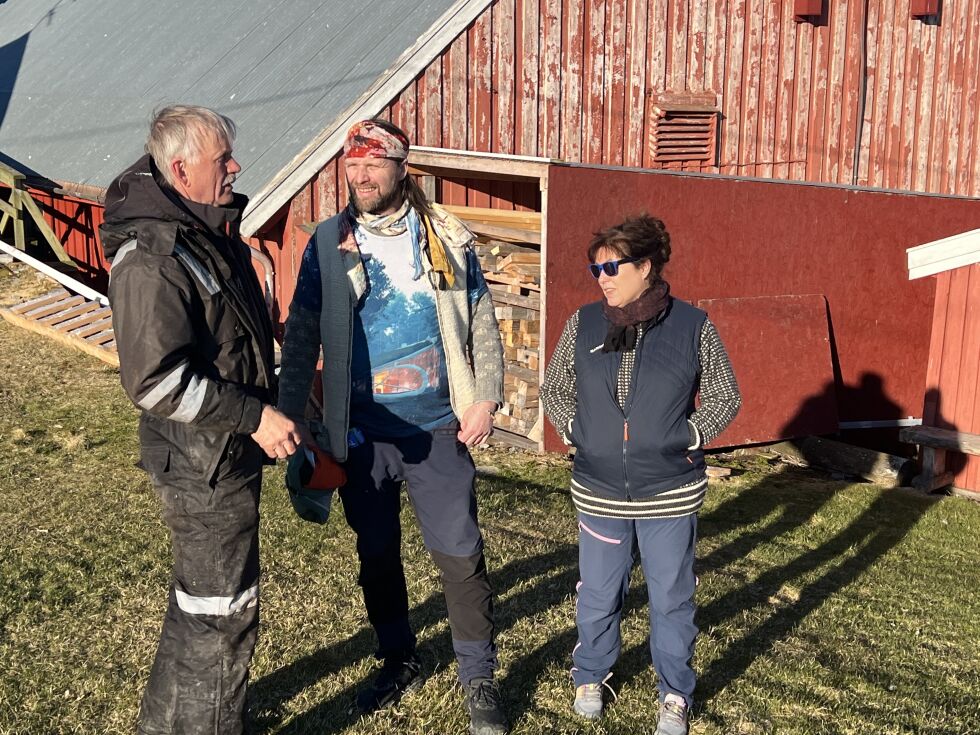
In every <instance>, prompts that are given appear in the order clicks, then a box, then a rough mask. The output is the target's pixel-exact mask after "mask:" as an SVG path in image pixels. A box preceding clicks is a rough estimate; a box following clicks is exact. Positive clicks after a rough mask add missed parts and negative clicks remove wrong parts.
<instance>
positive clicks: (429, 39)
mask: <svg viewBox="0 0 980 735" xmlns="http://www.w3.org/2000/svg"><path fill="white" fill-rule="evenodd" d="M492 2H493V0H459V2H457V3H456V4H455V5H453V7H451V8H450V9H449V10H447V11H446V12H445V13H444V14H443V15H442V17H441V18H439V20H437V21H436V22H435V23H434V24H433V25H432V27H431V28H429V30H428V31H426V32H425V33H424V34H422V36H420V37H419V40H418V41H417V42H416V43H415V45H414V46H412V47H411V48H409V49H408V50H406V51H405V53H403V54H402V55H401V56H400V57H398V60H397V61H396V62H395V63H394V65H393V66H392V67H391V68H390V69H387V70H386V71H385V72H384V73H383V74H381V76H380V77H378V78H377V79H376V80H375V81H374V82H373V83H372V84H371V86H370V87H368V89H367V91H365V92H364V94H362V95H361V96H360V97H359V98H358V99H357V101H355V102H354V104H352V105H351V106H350V107H348V108H347V109H346V110H345V111H344V112H342V113H341V114H340V116H339V117H337V118H336V119H334V120H333V122H331V123H330V125H329V126H328V127H327V128H326V129H325V130H324V131H323V132H321V133H320V134H319V135H318V136H317V137H316V138H314V139H313V141H312V142H311V143H310V144H309V145H308V146H306V148H304V149H303V150H302V151H301V152H300V154H299V155H298V156H296V157H295V158H294V159H293V160H292V161H290V162H289V163H288V164H286V166H285V167H284V168H283V169H282V170H281V171H279V173H277V174H276V175H275V176H273V177H272V179H271V180H270V181H269V183H267V184H266V185H265V186H264V187H263V188H262V189H261V190H259V192H258V193H256V194H255V195H254V196H253V197H252V199H251V201H250V202H249V205H248V208H247V209H246V210H245V216H244V218H243V219H242V230H241V232H242V235H243V236H244V237H249V236H251V235H254V234H255V232H256V231H257V230H258V229H259V228H260V227H262V225H264V224H265V223H266V222H268V221H269V220H270V219H271V218H272V216H273V215H274V214H275V213H276V212H277V211H279V208H280V207H282V206H283V205H284V204H286V202H288V201H289V200H290V199H292V198H293V196H295V195H296V192H298V191H299V190H300V189H302V188H303V187H304V186H306V184H307V182H308V181H310V179H312V178H313V177H314V176H316V175H317V174H318V173H319V172H320V171H321V170H322V169H323V167H324V166H326V165H327V164H328V163H329V162H330V159H331V158H333V157H334V156H335V155H337V154H338V153H339V152H340V150H341V148H342V147H343V143H344V138H345V137H346V135H347V131H348V130H349V129H350V126H351V125H353V124H354V123H355V122H357V121H358V120H364V119H366V118H369V117H373V116H374V115H377V114H378V113H379V112H380V111H381V109H382V108H383V107H384V106H385V105H387V104H388V103H389V102H390V101H391V100H392V99H394V98H395V97H396V96H397V95H398V94H399V93H400V92H401V91H402V90H403V89H405V88H406V87H407V86H408V85H409V84H410V83H411V82H412V80H413V79H415V77H417V76H418V75H419V74H421V73H422V72H423V71H425V69H426V68H427V67H428V66H429V64H431V63H432V62H433V61H434V60H435V59H436V57H438V56H439V54H441V53H442V52H443V50H445V49H446V48H447V47H448V46H449V44H451V43H452V42H453V40H454V39H455V38H456V37H457V36H459V34H460V33H463V32H464V31H465V30H466V28H467V27H468V26H469V25H470V24H471V23H472V22H473V21H475V20H476V19H477V18H478V17H479V16H480V14H481V13H482V12H483V11H484V10H486V9H487V8H488V7H490V5H491V4H492Z"/></svg>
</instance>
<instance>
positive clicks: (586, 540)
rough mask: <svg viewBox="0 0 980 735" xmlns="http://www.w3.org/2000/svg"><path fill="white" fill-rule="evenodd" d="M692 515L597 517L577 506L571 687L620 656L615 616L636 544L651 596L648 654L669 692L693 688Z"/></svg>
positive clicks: (598, 674) (600, 675)
mask: <svg viewBox="0 0 980 735" xmlns="http://www.w3.org/2000/svg"><path fill="white" fill-rule="evenodd" d="M696 528H697V516H696V515H693V514H692V515H688V516H682V517H681V518H656V519H638V520H631V519H623V518H601V517H598V516H592V515H588V514H585V513H579V575H580V578H581V581H580V582H579V586H578V596H577V599H576V602H575V619H576V623H577V625H578V643H577V644H576V645H575V650H574V651H573V652H572V661H573V664H574V668H573V669H572V678H573V679H574V680H575V686H580V685H582V684H592V683H595V682H600V681H602V680H603V679H604V678H605V677H606V675H607V674H608V673H609V671H610V670H611V669H612V667H613V664H615V663H616V660H617V659H618V658H619V653H620V647H621V645H622V641H621V638H620V631H619V626H620V621H621V619H622V613H623V603H624V601H625V599H626V593H627V591H628V589H629V581H630V573H631V571H632V569H633V559H634V557H633V550H634V544H635V546H636V548H637V549H638V550H639V554H640V563H641V564H642V566H643V576H644V578H645V579H646V583H647V593H648V595H649V603H650V654H651V656H652V658H653V667H654V669H655V670H656V672H657V676H658V678H659V681H660V683H659V688H660V698H661V700H662V699H663V697H665V696H666V695H667V694H677V695H680V696H682V697H684V699H685V700H687V702H688V703H689V704H690V703H691V702H692V701H693V695H694V683H695V676H694V669H692V668H691V657H692V656H693V654H694V640H695V638H696V637H697V634H698V629H697V627H696V626H695V624H694V588H695V577H694V545H695V537H696Z"/></svg>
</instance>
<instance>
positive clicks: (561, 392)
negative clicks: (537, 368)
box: [541, 311, 578, 444]
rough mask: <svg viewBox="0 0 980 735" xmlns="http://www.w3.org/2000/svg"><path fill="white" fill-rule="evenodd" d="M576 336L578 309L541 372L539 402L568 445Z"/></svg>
mask: <svg viewBox="0 0 980 735" xmlns="http://www.w3.org/2000/svg"><path fill="white" fill-rule="evenodd" d="M577 336H578V312H577V311H576V312H575V313H574V314H572V316H571V317H570V318H569V320H568V321H567V322H566V323H565V328H564V329H563V330H562V333H561V337H559V338H558V344H557V345H556V347H555V351H554V352H553V353H552V355H551V361H550V362H549V363H548V367H547V368H546V369H545V373H544V385H542V386H541V403H542V405H543V406H544V412H545V415H546V416H547V417H548V420H549V421H550V422H551V424H552V425H553V426H554V427H555V430H556V431H557V432H558V434H559V436H561V438H562V441H564V442H565V443H566V444H571V441H570V439H569V436H570V433H571V424H572V419H573V418H574V417H575V405H576V401H577V398H578V389H577V387H576V382H575V339H576V337H577Z"/></svg>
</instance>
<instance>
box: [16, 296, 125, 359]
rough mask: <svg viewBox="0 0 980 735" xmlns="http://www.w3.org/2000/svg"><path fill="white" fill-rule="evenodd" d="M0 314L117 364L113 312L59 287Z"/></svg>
mask: <svg viewBox="0 0 980 735" xmlns="http://www.w3.org/2000/svg"><path fill="white" fill-rule="evenodd" d="M0 316H2V317H3V318H4V319H6V320H7V321H8V322H10V323H11V324H16V325H17V326H19V327H23V328H24V329H28V330H30V331H32V332H36V333H37V334H41V335H44V336H45V337H49V338H51V339H54V340H57V341H58V342H61V343H63V344H66V345H68V346H69V347H74V348H75V349H77V350H82V351H83V352H87V353H88V354H90V355H93V356H95V357H97V358H99V359H100V360H102V361H103V362H106V363H108V364H110V365H112V366H114V367H119V355H118V353H117V352H116V340H115V336H114V335H113V332H112V311H111V310H110V309H109V307H108V306H102V305H100V304H99V303H98V302H96V301H91V300H89V299H86V298H85V297H84V296H76V295H75V294H73V293H71V292H69V291H67V290H65V289H63V288H58V289H55V290H54V291H49V292H48V293H46V294H44V295H43V296H38V297H37V298H33V299H30V300H29V301H25V302H23V303H20V304H16V305H14V306H10V307H7V308H5V309H0Z"/></svg>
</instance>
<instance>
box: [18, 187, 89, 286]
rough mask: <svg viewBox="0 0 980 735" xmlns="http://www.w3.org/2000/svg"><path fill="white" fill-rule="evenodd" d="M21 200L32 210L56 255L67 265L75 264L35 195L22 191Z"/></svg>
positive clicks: (25, 206)
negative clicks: (36, 200)
mask: <svg viewBox="0 0 980 735" xmlns="http://www.w3.org/2000/svg"><path fill="white" fill-rule="evenodd" d="M20 202H21V204H22V205H23V207H24V208H25V209H26V210H27V211H28V212H30V214H31V217H33V218H34V223H35V224H36V225H37V227H38V229H39V230H40V231H41V234H42V235H44V239H45V240H47V241H48V245H50V246H51V250H53V251H54V254H55V256H56V257H57V258H58V260H60V261H61V262H62V263H65V264H67V265H71V266H75V267H77V266H76V265H75V261H73V260H72V259H71V258H69V257H68V253H66V252H65V248H64V246H62V244H61V240H59V239H58V236H57V235H55V234H54V231H53V230H52V229H51V228H50V227H49V226H48V221H47V220H46V219H44V214H42V212H41V209H40V208H39V207H38V206H37V202H35V201H34V199H33V197H31V195H30V194H28V193H27V192H26V191H22V192H20Z"/></svg>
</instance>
